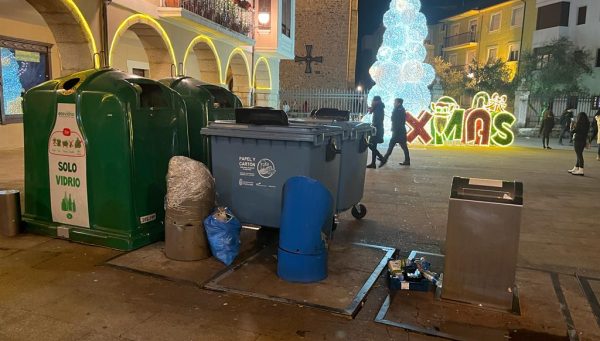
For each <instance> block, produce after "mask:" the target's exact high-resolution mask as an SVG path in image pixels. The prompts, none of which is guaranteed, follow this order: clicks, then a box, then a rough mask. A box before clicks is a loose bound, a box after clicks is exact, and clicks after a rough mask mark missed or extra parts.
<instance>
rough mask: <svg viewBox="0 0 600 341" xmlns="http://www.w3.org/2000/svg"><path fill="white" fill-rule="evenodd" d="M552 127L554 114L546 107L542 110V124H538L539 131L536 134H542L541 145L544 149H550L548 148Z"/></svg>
mask: <svg viewBox="0 0 600 341" xmlns="http://www.w3.org/2000/svg"><path fill="white" fill-rule="evenodd" d="M553 128H554V114H553V113H552V110H550V109H548V110H546V112H544V118H543V119H542V124H541V125H540V132H539V134H538V136H539V135H542V145H543V146H544V149H552V148H550V133H552V129H553Z"/></svg>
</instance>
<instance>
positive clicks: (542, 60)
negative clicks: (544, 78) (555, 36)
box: [533, 47, 552, 70]
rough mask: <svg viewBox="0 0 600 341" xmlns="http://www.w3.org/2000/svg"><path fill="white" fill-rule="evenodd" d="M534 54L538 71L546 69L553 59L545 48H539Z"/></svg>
mask: <svg viewBox="0 0 600 341" xmlns="http://www.w3.org/2000/svg"><path fill="white" fill-rule="evenodd" d="M533 53H534V54H535V56H536V59H537V65H536V67H537V69H538V70H540V69H542V68H544V67H546V65H548V63H549V62H550V59H551V58H552V56H551V55H550V53H549V52H548V49H547V48H545V47H538V48H536V49H534V50H533Z"/></svg>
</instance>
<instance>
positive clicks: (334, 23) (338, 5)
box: [280, 0, 358, 89]
mask: <svg viewBox="0 0 600 341" xmlns="http://www.w3.org/2000/svg"><path fill="white" fill-rule="evenodd" d="M357 6H358V0H330V1H322V0H302V1H298V2H297V3H296V44H295V53H296V55H297V56H306V48H305V45H313V51H312V55H313V57H319V56H322V57H323V63H313V64H312V71H313V72H312V73H309V74H307V73H305V65H304V63H296V62H294V61H291V60H282V61H281V67H280V82H281V88H282V89H315V88H337V89H346V88H354V82H355V72H354V70H355V67H356V49H357V43H358V42H357V39H358V38H357V31H356V29H355V28H356V27H357V19H358V17H357V8H358V7H357ZM350 27H352V28H353V29H352V30H351V29H350Z"/></svg>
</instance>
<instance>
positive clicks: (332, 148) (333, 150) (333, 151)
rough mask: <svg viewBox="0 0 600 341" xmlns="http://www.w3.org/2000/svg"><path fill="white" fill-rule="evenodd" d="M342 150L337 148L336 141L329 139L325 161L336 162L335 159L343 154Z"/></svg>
mask: <svg viewBox="0 0 600 341" xmlns="http://www.w3.org/2000/svg"><path fill="white" fill-rule="evenodd" d="M341 153H342V150H341V149H340V148H338V147H337V145H336V144H335V139H334V138H333V137H332V138H330V139H329V144H327V148H325V161H327V162H331V161H333V160H335V157H336V156H337V155H338V154H341Z"/></svg>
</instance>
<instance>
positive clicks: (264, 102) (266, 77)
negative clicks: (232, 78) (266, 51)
mask: <svg viewBox="0 0 600 341" xmlns="http://www.w3.org/2000/svg"><path fill="white" fill-rule="evenodd" d="M253 84H254V96H255V104H256V105H257V106H264V107H268V106H271V105H272V100H271V89H272V78H271V69H270V67H269V62H268V61H267V59H266V58H265V57H260V58H258V59H257V60H256V63H255V64H254V81H253Z"/></svg>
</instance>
